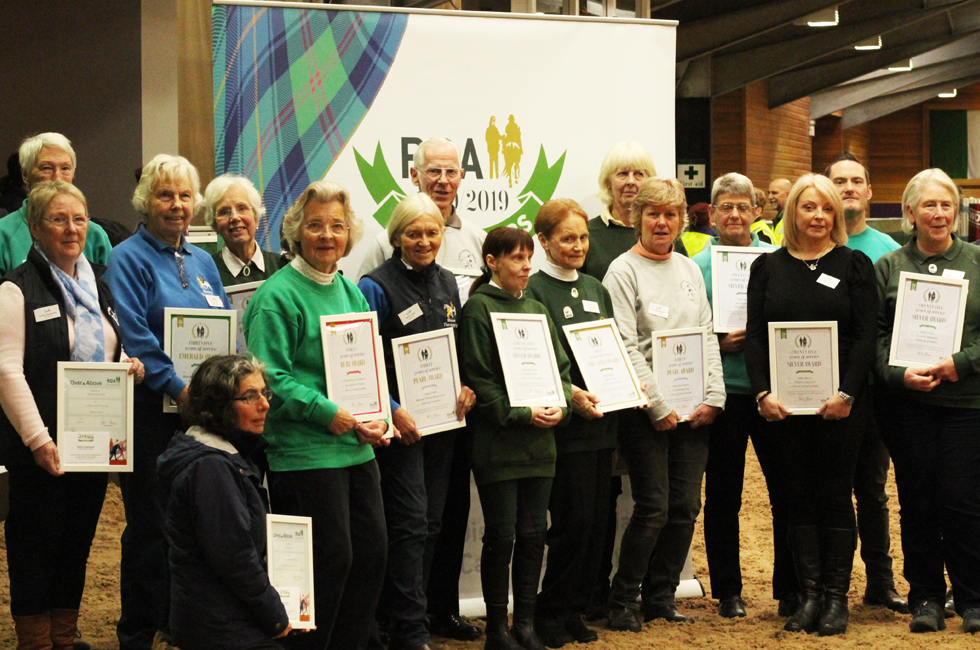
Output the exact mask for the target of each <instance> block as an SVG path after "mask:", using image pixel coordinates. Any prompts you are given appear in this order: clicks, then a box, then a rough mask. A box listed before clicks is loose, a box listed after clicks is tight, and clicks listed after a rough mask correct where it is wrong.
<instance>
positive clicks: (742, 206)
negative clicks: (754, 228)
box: [715, 203, 755, 214]
mask: <svg viewBox="0 0 980 650" xmlns="http://www.w3.org/2000/svg"><path fill="white" fill-rule="evenodd" d="M715 208H717V209H718V212H720V213H722V214H731V213H732V212H734V211H735V210H738V213H739V214H752V210H753V208H755V206H753V205H749V204H748V203H739V204H738V205H735V204H734V203H722V204H721V205H716V206H715Z"/></svg>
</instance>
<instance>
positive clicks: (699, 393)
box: [651, 327, 708, 422]
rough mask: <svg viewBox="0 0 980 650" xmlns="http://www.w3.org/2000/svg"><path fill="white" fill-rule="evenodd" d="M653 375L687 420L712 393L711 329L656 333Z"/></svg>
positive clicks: (665, 398)
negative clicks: (710, 369)
mask: <svg viewBox="0 0 980 650" xmlns="http://www.w3.org/2000/svg"><path fill="white" fill-rule="evenodd" d="M652 338H653V340H652V345H653V354H652V355H651V357H652V360H653V376H654V377H656V378H657V388H658V389H659V390H660V394H661V395H663V398H664V400H665V401H666V402H667V404H668V405H669V406H670V408H671V409H673V410H674V411H676V413H677V415H678V416H679V417H680V421H681V422H684V421H685V420H687V419H688V418H689V417H691V414H693V413H694V411H696V410H697V408H698V407H699V406H701V404H703V403H704V400H705V399H706V397H707V394H708V356H707V354H706V350H707V347H708V330H707V329H706V328H704V327H688V328H683V329H676V330H662V331H655V332H653V333H652Z"/></svg>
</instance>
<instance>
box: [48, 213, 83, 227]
mask: <svg viewBox="0 0 980 650" xmlns="http://www.w3.org/2000/svg"><path fill="white" fill-rule="evenodd" d="M44 220H45V221H47V222H48V223H50V224H51V225H52V226H54V227H56V228H61V229H64V228H67V227H68V222H69V221H70V222H71V223H72V225H74V226H75V227H76V228H86V227H87V226H88V217H81V216H79V217H72V218H71V219H69V218H68V217H45V219H44Z"/></svg>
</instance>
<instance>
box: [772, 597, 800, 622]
mask: <svg viewBox="0 0 980 650" xmlns="http://www.w3.org/2000/svg"><path fill="white" fill-rule="evenodd" d="M799 608H800V595H799V594H793V595H791V596H787V597H786V598H780V599H779V608H778V609H777V610H776V614H777V615H778V616H782V617H783V618H789V617H790V616H792V615H793V614H795V613H796V610H798V609H799Z"/></svg>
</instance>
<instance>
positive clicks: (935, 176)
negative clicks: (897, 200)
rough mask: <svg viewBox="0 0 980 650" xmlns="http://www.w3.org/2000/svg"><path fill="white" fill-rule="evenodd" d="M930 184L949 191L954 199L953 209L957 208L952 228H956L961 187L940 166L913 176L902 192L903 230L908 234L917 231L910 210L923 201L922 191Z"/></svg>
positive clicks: (950, 196)
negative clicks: (911, 219) (910, 218)
mask: <svg viewBox="0 0 980 650" xmlns="http://www.w3.org/2000/svg"><path fill="white" fill-rule="evenodd" d="M929 185H938V186H939V187H941V188H943V189H944V190H946V191H947V192H949V198H950V199H952V200H953V206H954V207H953V209H954V210H955V214H954V215H953V224H952V227H951V230H953V231H955V230H956V222H957V221H959V218H960V188H959V187H957V186H956V183H954V182H953V181H952V179H950V177H949V176H947V175H946V172H944V171H943V170H941V169H939V168H938V167H933V168H932V169H923V170H922V171H921V172H919V173H918V174H916V175H915V176H913V177H912V180H910V181H909V184H908V185H906V186H905V191H904V192H903V193H902V230H903V231H904V232H905V233H907V234H911V233H913V232H915V224H914V223H912V222H911V221H910V220H909V210H910V209H911V210H915V209H916V208H917V207H919V203H920V202H921V201H922V192H923V191H924V190H925V189H926V187H928V186H929Z"/></svg>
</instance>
